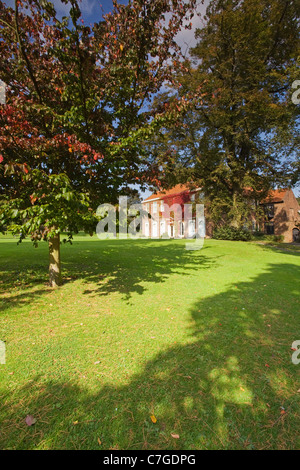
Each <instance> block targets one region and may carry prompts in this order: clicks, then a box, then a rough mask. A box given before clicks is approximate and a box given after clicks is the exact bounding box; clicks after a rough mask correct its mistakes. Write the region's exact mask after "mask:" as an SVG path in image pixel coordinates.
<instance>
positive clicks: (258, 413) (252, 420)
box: [0, 262, 300, 450]
mask: <svg viewBox="0 0 300 470" xmlns="http://www.w3.org/2000/svg"><path fill="white" fill-rule="evenodd" d="M299 301H300V279H299V266H298V265H296V264H293V263H292V262H291V263H286V264H278V265H277V264H273V265H270V266H269V268H268V270H267V271H266V272H264V273H263V274H260V275H258V276H257V277H255V278H253V279H252V280H250V281H249V282H239V283H237V284H235V285H229V286H228V288H227V290H226V291H225V292H222V293H219V294H217V295H213V296H211V297H207V298H205V299H202V300H199V301H198V302H196V303H195V305H194V306H193V308H192V309H191V311H190V314H191V319H192V323H191V325H190V340H189V341H188V342H187V343H186V344H174V345H173V346H172V347H170V348H168V349H167V350H165V351H162V352H161V353H159V354H158V355H157V356H156V357H154V358H153V359H151V360H148V361H147V362H146V360H145V364H144V366H143V370H142V372H141V373H139V374H136V375H133V376H131V377H130V378H129V379H128V382H127V384H124V385H123V386H117V385H114V377H113V375H114V371H112V381H111V384H107V383H106V384H104V382H103V375H102V371H101V366H99V365H97V366H95V377H96V376H97V380H96V379H95V380H94V385H93V387H94V388H93V389H89V388H88V387H83V386H79V385H78V384H75V383H72V382H71V381H69V380H61V381H54V380H51V378H49V377H38V376H37V377H33V378H32V381H31V382H30V383H29V384H28V385H27V386H26V388H23V389H21V390H16V391H15V392H14V393H13V394H7V395H6V397H5V398H4V400H2V403H3V408H2V413H1V414H2V425H1V434H0V447H1V448H18V449H33V448H50V449H65V448H67V449H158V450H162V449H173V450H176V449H185V450H188V449H275V448H276V449H296V448H298V447H299V402H300V399H299V396H300V394H299V393H297V390H298V389H299V375H298V374H299V370H300V369H299V367H300V366H298V369H297V366H296V365H293V364H292V362H291V353H292V351H291V344H292V342H293V341H294V340H296V339H300V338H299V330H300V319H299ZM99 341H100V339H99ZM116 379H117V378H116ZM12 380H13V379H12ZM95 384H96V385H95ZM26 414H32V415H33V416H34V417H35V418H37V422H36V424H35V425H34V426H32V427H30V428H29V427H27V426H26V424H25V423H24V418H25V416H26ZM151 415H154V416H155V417H156V419H157V422H156V423H153V422H152V420H151V418H150V417H151ZM172 434H173V436H172ZM176 435H178V436H179V438H177V436H176ZM174 436H175V437H174ZM99 442H101V444H99Z"/></svg>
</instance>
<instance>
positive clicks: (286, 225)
mask: <svg viewBox="0 0 300 470" xmlns="http://www.w3.org/2000/svg"><path fill="white" fill-rule="evenodd" d="M260 205H261V206H263V208H264V212H265V221H264V225H263V228H264V232H265V233H266V234H269V235H278V236H283V238H284V242H286V243H291V242H299V241H300V231H299V228H298V227H297V224H300V206H299V203H298V201H297V199H296V197H295V195H294V193H293V191H292V190H291V189H276V190H274V191H270V193H269V195H268V196H267V198H266V199H265V200H263V201H261V203H260Z"/></svg>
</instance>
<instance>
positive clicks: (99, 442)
mask: <svg viewBox="0 0 300 470" xmlns="http://www.w3.org/2000/svg"><path fill="white" fill-rule="evenodd" d="M97 440H98V444H99V446H101V444H102V442H101V441H100V437H98V439H97Z"/></svg>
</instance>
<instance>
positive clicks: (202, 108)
mask: <svg viewBox="0 0 300 470" xmlns="http://www.w3.org/2000/svg"><path fill="white" fill-rule="evenodd" d="M299 8H300V5H299V2H296V1H284V0H275V1H273V2H267V1H264V0H262V1H261V0H216V1H211V2H210V3H209V5H208V8H207V11H206V16H205V17H204V27H203V28H202V29H198V30H197V31H196V38H197V40H198V42H197V45H196V46H195V47H194V48H192V49H191V51H190V53H191V56H192V57H191V60H190V61H189V62H187V63H186V67H187V68H188V69H189V70H188V72H186V73H185V74H183V75H182V74H181V75H179V76H178V81H179V82H180V83H181V84H182V86H181V88H180V91H179V93H180V94H181V95H185V94H187V93H193V92H194V93H195V92H197V91H198V89H199V86H201V91H202V96H201V98H200V99H199V100H198V101H196V102H195V105H194V106H193V107H191V108H189V109H188V111H187V112H185V113H183V115H182V117H181V120H178V121H177V122H176V123H174V125H172V126H171V127H166V128H165V129H164V130H163V131H162V132H161V134H160V137H159V139H157V140H156V141H155V142H154V145H153V155H155V156H156V158H157V161H159V162H160V164H161V167H162V168H163V169H164V172H165V177H166V178H167V179H168V178H169V179H170V180H171V181H172V182H173V180H174V179H177V180H182V181H186V180H191V181H194V182H195V183H197V184H198V185H201V186H202V187H203V188H204V190H205V193H206V194H207V195H208V196H209V204H210V214H211V216H212V217H213V218H214V219H215V220H216V221H220V220H222V218H224V217H225V220H227V222H229V223H230V224H232V225H234V226H236V227H238V226H241V225H243V223H244V220H245V218H246V217H247V214H248V213H249V212H250V211H253V209H254V208H255V207H253V199H258V200H259V199H261V198H263V197H264V195H265V193H266V192H267V191H268V190H269V188H270V187H271V186H273V185H275V184H276V183H278V182H281V183H282V182H284V184H287V183H291V178H290V177H291V173H289V172H288V171H287V168H286V167H285V166H284V165H283V164H284V163H287V161H284V150H287V149H288V147H289V148H290V147H291V146H292V145H294V143H295V142H296V136H297V126H298V125H299V119H298V120H297V109H296V106H295V105H294V104H293V103H292V100H291V95H292V93H293V91H294V90H292V83H293V80H294V79H295V78H296V76H297V73H299V67H297V57H298V56H299V13H300V11H299ZM172 99H174V94H169V95H168V94H165V95H163V96H161V97H160V99H159V101H160V103H164V102H165V103H166V102H169V101H172ZM293 134H294V137H295V139H293V137H292V135H293ZM298 138H299V137H298ZM285 153H286V155H288V154H289V152H288V151H286V152H285ZM161 156H163V157H161ZM290 156H291V155H290V154H289V157H290ZM285 175H286V176H287V175H288V176H289V178H288V180H289V181H287V178H285V177H284V176H285ZM246 188H252V190H251V191H245V189H246Z"/></svg>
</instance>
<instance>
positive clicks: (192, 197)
mask: <svg viewBox="0 0 300 470" xmlns="http://www.w3.org/2000/svg"><path fill="white" fill-rule="evenodd" d="M191 202H195V194H191Z"/></svg>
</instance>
